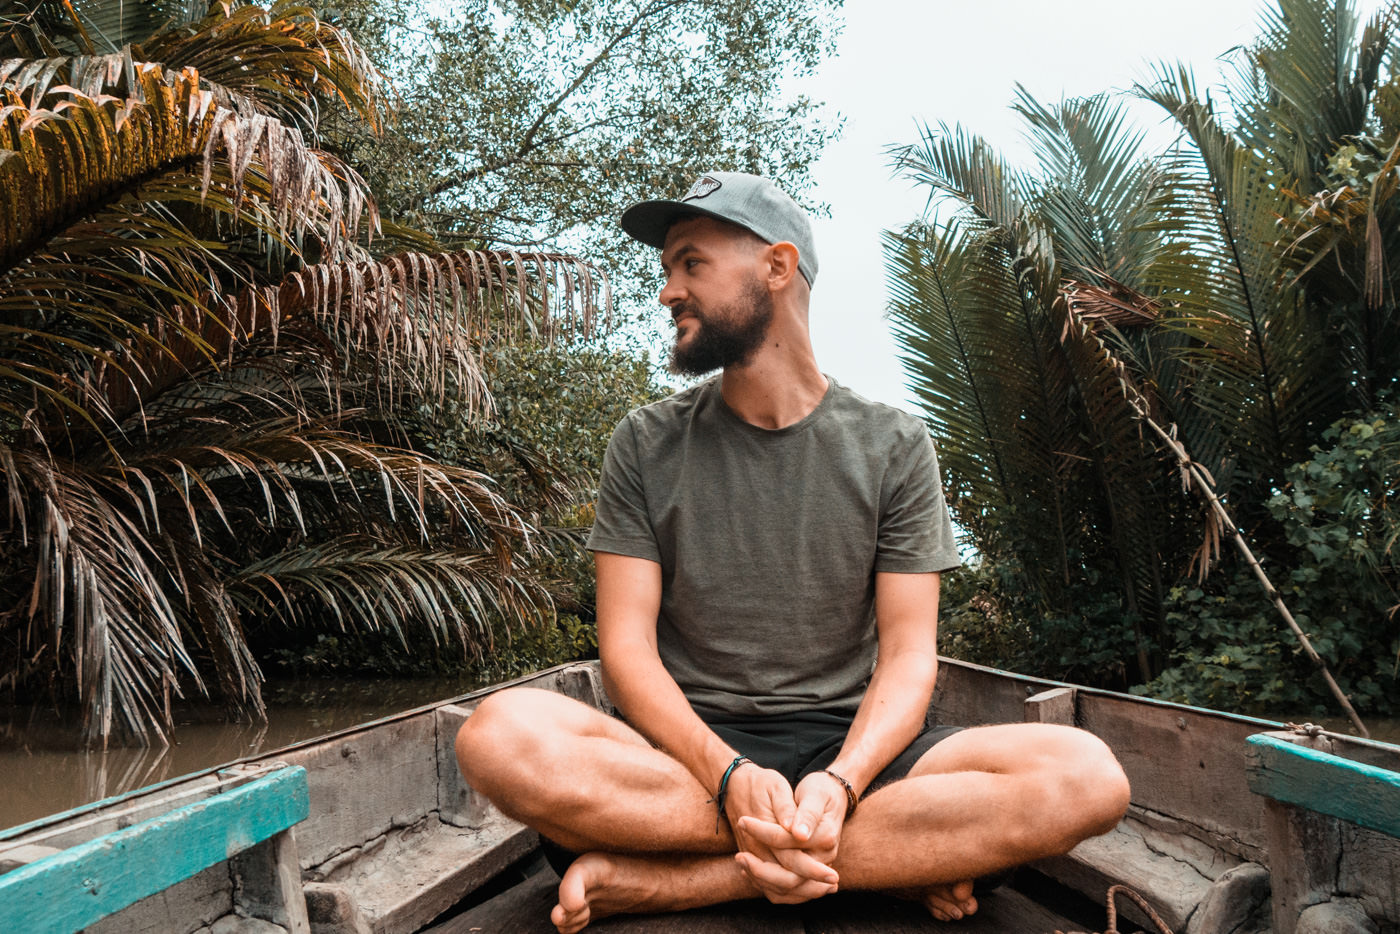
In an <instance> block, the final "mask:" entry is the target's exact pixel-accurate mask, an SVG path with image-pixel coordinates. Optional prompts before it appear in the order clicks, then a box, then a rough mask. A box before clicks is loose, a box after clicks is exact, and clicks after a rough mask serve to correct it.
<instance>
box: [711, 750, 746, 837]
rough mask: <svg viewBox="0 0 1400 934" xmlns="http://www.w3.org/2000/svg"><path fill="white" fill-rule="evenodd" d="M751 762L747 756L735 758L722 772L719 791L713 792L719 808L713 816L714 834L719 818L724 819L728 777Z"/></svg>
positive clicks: (716, 831) (717, 831) (717, 830)
mask: <svg viewBox="0 0 1400 934" xmlns="http://www.w3.org/2000/svg"><path fill="white" fill-rule="evenodd" d="M752 761H753V760H752V759H750V758H749V757H748V756H735V757H734V761H733V762H731V763H729V768H727V769H725V770H724V777H723V778H721V779H720V780H719V791H717V792H715V804H716V805H717V806H718V808H719V813H717V814H716V815H715V833H719V822H720V818H722V817H724V799H725V797H726V796H727V795H728V794H729V776H731V775H733V774H734V770H735V769H737V768H738V767H739V766H741V765H743V764H744V763H745V762H752Z"/></svg>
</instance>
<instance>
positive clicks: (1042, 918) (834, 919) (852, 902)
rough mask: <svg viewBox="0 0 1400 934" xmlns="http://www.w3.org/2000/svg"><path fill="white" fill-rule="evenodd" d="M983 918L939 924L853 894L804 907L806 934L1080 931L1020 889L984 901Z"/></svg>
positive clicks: (915, 909) (923, 914)
mask: <svg viewBox="0 0 1400 934" xmlns="http://www.w3.org/2000/svg"><path fill="white" fill-rule="evenodd" d="M979 902H980V903H979V905H978V909H977V913H976V914H974V915H972V916H971V917H969V918H963V919H962V920H960V921H937V920H935V919H934V918H933V917H932V916H931V915H930V914H929V913H928V910H927V909H926V908H924V906H922V905H920V904H918V903H915V902H907V901H901V900H899V899H896V898H890V897H889V896H883V895H864V894H848V895H835V896H831V897H829V898H823V899H819V900H817V901H814V902H809V903H807V904H805V905H802V906H800V907H801V910H802V916H803V920H804V922H805V928H806V934H915V932H917V934H933V932H944V934H1051V932H1053V931H1057V930H1059V931H1074V930H1078V929H1079V926H1078V925H1075V924H1074V923H1073V922H1071V921H1068V920H1066V919H1065V918H1063V917H1061V916H1060V915H1057V914H1055V913H1054V912H1053V911H1051V910H1050V909H1048V908H1046V907H1045V906H1043V905H1040V904H1038V903H1036V902H1034V901H1032V900H1031V899H1029V898H1027V897H1026V896H1025V895H1022V894H1021V893H1020V892H1017V891H1016V890H1014V889H1010V888H1000V889H997V890H996V891H994V892H990V893H988V894H987V895H985V896H983V897H982V898H981V899H980V900H979Z"/></svg>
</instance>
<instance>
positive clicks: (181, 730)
mask: <svg viewBox="0 0 1400 934" xmlns="http://www.w3.org/2000/svg"><path fill="white" fill-rule="evenodd" d="M482 686H483V685H482V684H481V683H480V682H477V681H473V680H471V679H467V678H438V679H430V678H414V679H363V680H359V681H316V680H303V681H299V682H296V683H294V684H293V683H288V684H275V685H269V686H268V687H267V688H266V690H265V694H264V696H266V697H269V698H270V699H271V700H270V702H269V705H268V722H267V723H265V724H246V723H229V722H228V721H227V720H225V719H224V717H223V714H222V712H221V711H219V710H217V709H215V708H213V707H211V706H208V705H194V704H191V705H185V706H183V707H181V708H179V709H178V710H176V712H175V713H176V730H175V742H174V744H173V745H171V746H169V747H159V746H157V747H146V748H139V747H134V748H128V747H121V748H112V749H108V750H106V751H105V752H102V751H90V750H83V749H82V747H81V743H80V742H79V735H78V729H77V727H76V726H75V725H73V724H71V723H64V722H63V721H62V720H61V719H60V718H59V717H58V716H57V715H56V714H54V713H53V712H51V711H38V712H31V711H28V710H14V709H5V708H0V828H4V827H11V826H14V825H16V824H22V823H25V822H27V821H31V820H34V819H36V818H39V817H43V816H44V815H46V814H53V813H56V812H59V811H65V810H68V809H69V808H74V807H78V806H80V805H83V804H87V803H89V802H92V801H100V800H101V799H103V798H108V797H111V796H112V795H116V794H121V793H122V792H125V791H130V790H131V789H133V788H140V787H142V786H143V785H149V784H152V783H154V782H160V781H164V780H166V779H169V778H175V777H177V776H180V775H185V774H187V773H190V772H197V771H200V770H201V769H207V768H209V767H211V766H216V765H222V764H223V763H225V762H231V761H233V760H235V759H242V758H244V757H247V756H253V755H257V754H259V753H263V752H268V751H271V750H273V749H278V748H280V747H282V746H286V745H288V744H290V743H295V742H300V741H301V740H304V739H313V738H315V737H317V736H323V735H325V734H327V733H333V732H335V731H337V730H342V729H346V728H347V727H352V726H356V725H358V724H361V723H367V722H369V721H371V720H376V719H378V718H380V717H383V716H387V715H389V714H393V713H398V712H399V711H402V710H408V709H411V708H413V707H420V706H422V705H424V704H429V703H433V702H435V701H441V700H446V699H448V698H453V697H457V696H459V695H461V694H465V693H467V692H469V691H473V690H476V689H477V688H479V687H482ZM1269 719H1275V720H1279V721H1289V720H1292V721H1294V722H1303V721H1305V720H1312V721H1314V722H1319V724H1320V725H1322V726H1325V727H1327V728H1328V729H1331V730H1336V731H1337V732H1339V733H1347V732H1351V730H1349V728H1348V727H1349V725H1348V723H1347V721H1346V720H1345V719H1343V718H1318V717H1316V716H1313V717H1306V716H1292V715H1287V714H1281V715H1279V716H1275V717H1270V718H1269ZM1367 725H1368V727H1369V728H1370V729H1371V732H1372V736H1373V738H1375V739H1378V740H1381V741H1383V742H1390V743H1400V720H1378V721H1373V722H1370V723H1368V724H1367Z"/></svg>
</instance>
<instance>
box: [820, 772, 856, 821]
mask: <svg viewBox="0 0 1400 934" xmlns="http://www.w3.org/2000/svg"><path fill="white" fill-rule="evenodd" d="M822 771H823V772H825V773H826V774H828V775H830V776H831V777H832V778H834V779H836V780H837V781H838V782H840V783H841V787H842V788H844V789H846V820H850V819H851V815H852V814H854V813H855V812H856V802H857V801H859V800H860V799H859V798H857V797H856V790H855V789H854V788H852V787H851V783H850V782H848V781H846V780H845V779H844V778H842V777H841V776H840V775H837V774H836V773H835V772H833V771H831V769H822Z"/></svg>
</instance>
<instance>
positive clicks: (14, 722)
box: [0, 679, 481, 828]
mask: <svg viewBox="0 0 1400 934" xmlns="http://www.w3.org/2000/svg"><path fill="white" fill-rule="evenodd" d="M480 686H481V685H480V684H478V683H476V682H474V681H471V680H468V679H365V680H362V681H355V682H345V681H336V682H319V681H302V682H298V683H296V684H294V685H278V686H275V688H274V689H272V690H269V692H268V696H269V697H273V698H274V701H273V702H272V703H271V704H270V705H269V709H268V722H267V723H266V724H246V723H228V722H226V721H224V720H223V719H222V714H221V712H219V711H218V710H215V709H212V708H210V707H208V706H199V705H189V706H186V707H184V708H182V709H180V710H178V711H177V712H176V721H177V727H176V731H175V744H174V745H172V746H170V747H166V748H162V747H148V748H139V747H138V748H116V749H108V750H107V751H106V752H101V751H88V750H83V749H82V748H81V744H80V743H79V734H78V728H77V726H76V725H75V724H72V723H64V722H63V721H62V720H61V719H60V718H59V717H58V716H57V715H55V714H54V713H52V712H49V711H40V712H37V713H32V712H30V711H28V710H13V709H5V708H0V828H4V827H11V826H14V825H16V824H22V823H26V822H28V821H31V820H34V819H36V818H39V817H43V816H44V815H46V814H53V813H56V812H58V811H65V810H68V809H69V808H74V807H78V806H80V805H83V804H87V803H89V802H92V801H100V800H101V799H103V798H108V797H111V796H112V795H117V794H121V793H122V792H125V791H130V790H131V789H133V788H140V787H141V786H143V785H149V784H151V783H153V782H160V781H164V780H166V779H169V778H175V777H177V776H180V775H185V774H188V773H190V772H197V771H199V770H201V769H207V768H209V767H211V766H215V765H222V764H223V763H225V762H231V761H233V760H234V759H242V758H244V757H246V756H253V755H257V754H259V753H262V752H268V751H271V750H273V749H278V748H280V747H282V746H286V745H288V744H290V743H295V742H299V741H301V740H304V739H312V738H314V737H317V736H323V735H325V734H326V733H333V732H335V731H336V730H342V729H345V728H347V727H352V726H356V725H358V724H361V723H366V722H368V721H370V720H376V719H378V718H380V717H383V716H387V715H389V714H392V713H397V712H399V711H401V710H407V709H410V708H413V707H419V706H422V705H423V704H428V703H432V702H434V701H440V700H444V699H447V698H451V697H456V696H458V695H460V694H465V693H467V692H468V691H471V690H474V689H475V688H477V687H480Z"/></svg>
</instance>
